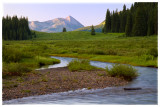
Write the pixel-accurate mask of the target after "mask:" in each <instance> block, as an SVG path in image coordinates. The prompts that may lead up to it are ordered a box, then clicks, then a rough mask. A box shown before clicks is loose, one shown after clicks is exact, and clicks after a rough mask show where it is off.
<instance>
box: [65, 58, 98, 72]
mask: <svg viewBox="0 0 160 107" xmlns="http://www.w3.org/2000/svg"><path fill="white" fill-rule="evenodd" d="M68 68H69V70H70V71H83V70H87V71H90V70H94V69H97V68H96V67H94V66H91V65H90V63H89V60H84V59H81V60H80V59H75V60H72V61H71V62H70V63H69V64H68Z"/></svg>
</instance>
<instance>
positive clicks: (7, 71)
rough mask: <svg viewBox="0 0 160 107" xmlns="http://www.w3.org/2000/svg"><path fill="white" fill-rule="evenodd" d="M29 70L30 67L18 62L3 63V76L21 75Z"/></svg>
mask: <svg viewBox="0 0 160 107" xmlns="http://www.w3.org/2000/svg"><path fill="white" fill-rule="evenodd" d="M30 71H31V69H29V68H28V67H25V66H23V65H22V64H20V63H9V64H8V63H3V78H6V77H8V76H21V75H23V74H24V73H28V72H30Z"/></svg>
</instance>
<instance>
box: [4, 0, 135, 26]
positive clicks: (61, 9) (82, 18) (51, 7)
mask: <svg viewBox="0 0 160 107" xmlns="http://www.w3.org/2000/svg"><path fill="white" fill-rule="evenodd" d="M132 3H133V2H132ZM132 3H4V4H3V16H6V15H9V16H13V15H17V16H18V17H21V16H25V17H28V19H29V21H41V22H42V21H47V20H52V19H54V18H66V17H67V16H69V15H70V16H72V17H74V18H75V19H76V20H78V21H79V22H80V23H81V24H83V25H84V26H90V25H98V24H100V23H101V22H102V21H104V20H105V15H106V11H107V9H109V10H110V11H113V10H116V9H118V11H120V10H122V9H123V5H124V4H125V5H126V7H127V8H130V7H131V4H132Z"/></svg>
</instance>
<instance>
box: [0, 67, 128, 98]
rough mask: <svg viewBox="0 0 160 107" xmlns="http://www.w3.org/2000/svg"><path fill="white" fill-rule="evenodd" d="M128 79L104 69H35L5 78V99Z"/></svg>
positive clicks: (104, 84) (122, 83) (103, 84)
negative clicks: (18, 75)
mask: <svg viewBox="0 0 160 107" xmlns="http://www.w3.org/2000/svg"><path fill="white" fill-rule="evenodd" d="M127 83H128V81H126V80H123V79H120V78H116V77H109V76H107V74H106V72H105V71H103V70H93V71H82V72H70V71H69V70H68V68H67V67H61V68H51V69H45V70H39V71H34V72H31V73H29V74H27V75H26V76H22V77H14V78H10V79H3V89H2V94H3V95H2V97H3V101H5V100H11V99H16V98H22V97H27V96H34V95H44V94H50V93H57V92H65V91H69V90H77V89H82V88H87V89H97V88H105V87H114V86H123V85H126V84H127Z"/></svg>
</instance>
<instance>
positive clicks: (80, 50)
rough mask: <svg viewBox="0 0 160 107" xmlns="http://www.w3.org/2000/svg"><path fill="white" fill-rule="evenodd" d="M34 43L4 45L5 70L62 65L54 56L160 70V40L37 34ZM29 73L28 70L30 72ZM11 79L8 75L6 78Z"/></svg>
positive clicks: (81, 33) (115, 35)
mask: <svg viewBox="0 0 160 107" xmlns="http://www.w3.org/2000/svg"><path fill="white" fill-rule="evenodd" d="M36 35H37V37H36V38H34V39H32V40H20V41H3V65H4V66H3V69H5V70H6V69H7V68H5V66H6V64H12V63H18V64H21V65H24V66H25V67H26V68H29V69H31V70H33V69H35V68H39V67H40V66H43V65H48V64H54V63H59V60H56V59H51V58H50V56H52V55H53V56H65V57H76V58H82V59H89V60H95V61H104V62H113V63H124V64H130V65H136V66H151V67H157V66H158V65H157V57H158V51H157V47H158V46H157V44H158V40H157V38H158V36H157V35H152V36H142V37H141V36H139V37H126V36H125V34H124V33H107V34H103V33H96V35H91V34H90V32H85V31H72V32H61V33H44V32H36ZM6 71H7V70H6ZM27 71H28V70H27ZM6 75H7V74H6Z"/></svg>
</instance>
